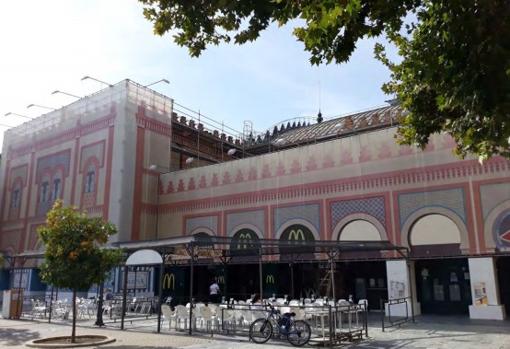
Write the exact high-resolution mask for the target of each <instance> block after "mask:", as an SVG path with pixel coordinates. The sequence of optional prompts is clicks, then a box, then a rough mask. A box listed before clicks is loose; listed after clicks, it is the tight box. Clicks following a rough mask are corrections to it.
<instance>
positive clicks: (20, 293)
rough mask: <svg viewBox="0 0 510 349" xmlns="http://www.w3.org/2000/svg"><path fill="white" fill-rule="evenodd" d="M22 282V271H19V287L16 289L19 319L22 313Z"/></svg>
mask: <svg viewBox="0 0 510 349" xmlns="http://www.w3.org/2000/svg"><path fill="white" fill-rule="evenodd" d="M22 280H23V269H21V268H20V269H19V287H18V309H19V308H21V309H19V313H18V314H19V315H20V317H21V313H23V291H22V290H21V281H22Z"/></svg>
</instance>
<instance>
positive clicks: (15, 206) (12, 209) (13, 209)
mask: <svg viewBox="0 0 510 349" xmlns="http://www.w3.org/2000/svg"><path fill="white" fill-rule="evenodd" d="M22 185H23V183H22V181H21V180H19V179H16V180H15V181H14V184H13V185H12V188H11V198H10V202H9V218H10V219H17V218H19V213H20V208H21V196H22V193H23V187H22Z"/></svg>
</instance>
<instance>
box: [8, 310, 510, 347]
mask: <svg viewBox="0 0 510 349" xmlns="http://www.w3.org/2000/svg"><path fill="white" fill-rule="evenodd" d="M89 324H90V323H89ZM83 325H84V324H83V323H82V324H80V326H79V327H78V328H77V330H76V331H77V334H78V335H80V334H102V335H106V336H109V337H114V338H116V339H117V341H116V342H114V343H112V344H109V345H106V346H102V348H118V349H145V348H187V349H199V348H211V349H230V348H232V349H268V348H282V347H290V346H289V345H288V344H287V343H285V342H275V341H270V342H268V344H266V345H258V344H254V343H251V342H249V341H248V340H247V338H239V337H237V338H228V337H224V336H217V335H215V336H214V337H213V338H211V337H210V336H208V335H199V336H189V335H187V334H169V333H168V332H166V333H162V334H156V333H152V332H150V331H151V329H148V330H147V329H146V330H145V332H143V331H137V330H135V329H128V330H127V331H120V330H118V329H114V328H101V329H100V328H94V327H90V326H83ZM70 333H71V327H70V325H69V324H48V323H47V322H41V321H28V320H5V319H0V348H25V346H24V343H25V342H27V341H29V340H32V339H37V338H44V337H49V336H60V335H69V334H70ZM369 336H370V338H369V339H367V340H364V341H363V342H360V343H356V344H349V345H346V346H343V348H364V349H379V348H382V349H401V348H406V349H407V348H409V349H429V348H437V349H475V348H476V349H480V348H482V349H510V321H473V320H469V319H467V318H459V317H418V318H417V322H416V323H414V324H413V323H408V324H405V325H403V326H402V327H401V328H392V329H388V330H386V331H385V332H382V331H381V329H380V327H378V326H377V324H373V326H370V327H369Z"/></svg>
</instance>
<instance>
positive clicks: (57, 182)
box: [52, 177, 62, 201]
mask: <svg viewBox="0 0 510 349" xmlns="http://www.w3.org/2000/svg"><path fill="white" fill-rule="evenodd" d="M61 193H62V179H60V178H58V177H57V178H53V190H52V200H53V201H55V200H57V199H58V198H60V194H61Z"/></svg>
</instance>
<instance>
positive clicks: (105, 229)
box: [38, 200, 122, 345]
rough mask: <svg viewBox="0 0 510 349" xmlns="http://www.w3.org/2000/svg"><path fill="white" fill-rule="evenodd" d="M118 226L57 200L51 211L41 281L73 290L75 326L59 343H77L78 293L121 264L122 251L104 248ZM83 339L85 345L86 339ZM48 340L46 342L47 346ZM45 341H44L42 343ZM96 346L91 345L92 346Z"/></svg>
mask: <svg viewBox="0 0 510 349" xmlns="http://www.w3.org/2000/svg"><path fill="white" fill-rule="evenodd" d="M116 232H117V230H116V228H115V226H114V225H113V224H111V223H109V222H106V221H104V220H103V219H101V218H91V217H88V216H87V214H86V213H84V212H80V211H78V210H77V209H76V208H73V207H64V206H63V204H62V201H60V200H58V201H56V202H55V204H54V205H53V208H52V209H51V210H50V211H49V212H48V214H47V219H46V225H44V226H43V227H41V228H39V230H38V233H39V237H40V239H41V241H42V242H43V244H44V248H45V251H44V261H43V263H42V265H41V278H42V279H43V281H45V282H46V283H48V284H51V285H54V286H56V287H59V288H68V289H70V290H72V293H73V299H72V309H73V310H72V314H73V325H72V332H71V336H70V337H67V338H62V337H61V338H60V339H59V340H58V342H60V343H62V342H63V341H67V342H70V343H71V344H72V343H76V342H77V340H76V339H77V336H76V315H77V312H76V293H77V291H79V290H88V289H89V288H90V287H91V286H92V285H94V284H100V283H102V282H103V281H104V280H105V278H106V277H107V274H108V272H109V271H110V270H111V269H112V268H113V267H115V266H116V265H118V264H119V263H120V261H121V259H122V252H121V251H120V250H118V249H109V248H106V247H105V245H106V243H107V242H108V238H109V237H110V236H112V235H114V234H116ZM84 337H87V338H80V343H81V344H82V345H83V344H84V342H86V341H87V339H94V338H91V337H96V338H95V339H96V340H97V336H84ZM49 340H50V339H49V338H47V339H45V344H46V345H48V344H50V343H49ZM39 341H40V342H42V340H39ZM92 344H94V345H97V343H91V345H92Z"/></svg>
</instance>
